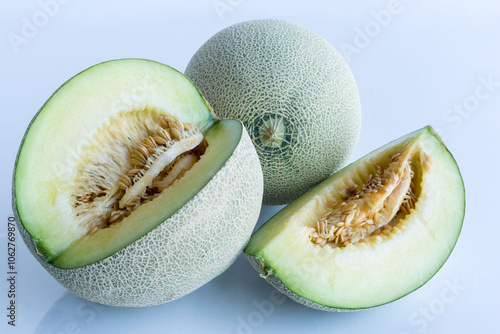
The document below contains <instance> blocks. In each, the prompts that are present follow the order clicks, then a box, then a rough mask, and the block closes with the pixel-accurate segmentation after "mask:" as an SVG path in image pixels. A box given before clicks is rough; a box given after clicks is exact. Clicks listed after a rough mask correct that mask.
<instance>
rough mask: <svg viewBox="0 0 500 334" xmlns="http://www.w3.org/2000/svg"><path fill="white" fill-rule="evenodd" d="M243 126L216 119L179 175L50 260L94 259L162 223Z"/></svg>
mask: <svg viewBox="0 0 500 334" xmlns="http://www.w3.org/2000/svg"><path fill="white" fill-rule="evenodd" d="M242 130H243V127H242V125H241V123H240V122H238V121H234V120H225V121H220V122H219V123H216V124H215V125H214V126H212V128H210V129H209V130H208V131H207V132H206V135H205V140H206V143H207V148H206V151H205V152H204V154H203V155H202V156H201V158H200V160H199V161H198V162H196V163H195V164H194V165H193V166H192V167H191V168H190V169H189V170H188V171H186V172H185V174H184V175H183V176H182V178H179V179H178V180H177V181H176V182H175V183H174V184H172V185H171V186H170V187H168V188H166V189H164V190H163V191H162V192H161V193H160V194H159V195H158V196H157V197H155V198H154V199H152V200H150V201H148V202H145V203H144V204H141V205H140V206H138V207H137V208H136V209H135V210H134V211H133V212H132V213H131V214H130V215H129V216H127V217H125V218H124V219H123V220H121V221H120V222H118V223H115V224H111V225H110V226H109V227H107V228H104V229H98V230H96V231H95V232H94V233H92V234H90V235H85V236H83V237H81V238H80V239H79V240H77V241H76V242H74V243H72V244H71V245H70V246H69V247H68V248H66V249H65V250H64V251H63V252H61V253H60V254H59V255H58V256H57V257H56V258H55V259H54V261H53V264H54V265H56V266H58V267H62V268H68V267H75V266H83V265H86V264H89V263H93V262H96V261H98V260H101V259H103V258H105V257H107V256H109V255H112V254H114V253H115V252H117V251H118V250H120V249H122V248H123V247H125V246H127V245H129V244H130V243H132V242H134V241H135V240H137V239H138V238H139V237H141V236H143V235H144V234H146V233H147V232H149V231H150V230H152V229H153V228H154V227H156V226H157V225H159V224H161V223H163V222H164V221H165V220H166V219H167V218H168V217H170V216H172V215H173V214H174V213H175V212H177V210H179V209H180V208H182V207H183V206H184V205H185V204H186V203H187V202H188V201H189V200H191V198H193V197H194V196H195V195H196V194H197V193H198V192H199V191H200V190H201V189H202V188H203V187H204V186H205V185H206V184H207V183H208V182H209V181H210V180H211V179H212V177H213V176H214V175H215V174H216V173H217V172H218V171H219V170H220V168H222V166H223V165H224V163H225V162H226V161H227V160H228V159H229V158H230V157H231V154H232V153H233V151H234V149H236V146H237V145H238V143H239V141H240V139H241V134H242ZM166 223H168V221H167V222H165V224H166Z"/></svg>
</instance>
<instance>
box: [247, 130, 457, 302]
mask: <svg viewBox="0 0 500 334" xmlns="http://www.w3.org/2000/svg"><path fill="white" fill-rule="evenodd" d="M463 209H464V189H463V183H462V180H461V177H460V173H459V171H458V168H457V166H456V163H455V161H454V160H453V158H452V157H451V155H450V153H449V152H448V151H447V150H446V148H445V147H444V145H442V143H441V141H440V140H439V139H438V138H437V136H436V135H435V134H434V132H433V131H432V130H431V129H430V128H429V127H428V128H424V129H423V130H421V131H418V132H415V133H412V134H410V135H408V136H405V137H403V138H401V139H399V140H398V141H395V142H393V143H390V144H388V145H386V146H384V147H382V148H381V149H379V150H377V151H375V152H373V153H371V154H369V155H368V156H366V157H364V158H362V159H360V160H359V161H357V162H355V163H353V164H352V165H350V166H348V167H346V168H345V169H343V170H342V171H340V172H338V173H337V174H335V175H334V176H332V177H331V178H329V179H328V180H326V181H325V182H323V183H322V184H320V185H318V186H317V187H316V188H314V189H312V190H311V191H309V192H308V193H307V194H305V195H303V196H302V197H300V198H299V199H298V200H296V201H295V202H293V203H292V204H290V205H289V206H287V207H286V208H285V209H283V210H282V211H281V212H279V213H278V214H277V215H276V216H274V217H273V218H271V220H270V221H268V222H267V223H266V224H265V225H263V226H262V227H261V228H260V229H259V230H258V231H257V232H256V233H255V234H254V235H253V236H252V238H251V240H250V242H249V244H248V246H247V248H246V249H245V253H246V254H247V255H249V256H250V257H251V262H252V261H253V262H254V265H255V264H258V266H260V268H257V269H258V270H259V271H260V272H261V273H262V274H263V275H264V276H269V277H268V278H269V281H270V282H272V284H274V285H278V288H279V289H280V290H282V291H283V290H286V291H283V292H285V293H287V294H288V295H292V298H294V299H295V300H297V301H299V302H302V303H304V304H306V305H308V306H311V305H316V306H317V308H321V309H323V308H322V307H324V306H326V307H325V308H324V309H328V308H332V309H333V308H335V309H359V308H368V307H374V306H378V305H381V304H384V303H387V302H390V301H393V300H395V299H398V298H400V297H402V296H404V295H406V294H408V293H410V292H411V291H413V290H415V289H416V288H418V287H419V286H421V285H422V284H424V283H425V282H426V281H427V280H429V279H430V277H432V275H434V273H435V272H436V271H437V270H438V269H439V268H440V267H441V265H442V264H443V263H444V262H445V261H446V259H447V257H448V256H449V254H450V252H451V250H452V249H453V247H454V245H455V242H456V240H457V238H458V234H459V232H460V229H461V224H462V220H463ZM274 278H277V279H278V280H279V281H278V283H276V280H274ZM316 306H313V307H316Z"/></svg>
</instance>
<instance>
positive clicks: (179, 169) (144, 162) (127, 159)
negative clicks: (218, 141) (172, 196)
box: [72, 109, 207, 234]
mask: <svg viewBox="0 0 500 334" xmlns="http://www.w3.org/2000/svg"><path fill="white" fill-rule="evenodd" d="M206 148H207V144H206V141H205V140H204V137H203V134H202V133H201V132H200V131H199V130H198V129H197V127H196V126H195V125H193V124H189V123H183V122H182V121H181V120H179V119H176V118H174V117H171V116H161V115H159V113H158V112H157V111H156V110H150V109H146V110H143V111H134V112H129V113H125V114H123V115H121V117H119V119H112V120H110V122H109V124H107V125H106V126H104V127H103V129H101V130H100V131H99V132H98V133H97V135H96V137H95V138H94V139H93V140H92V141H91V143H90V144H89V145H88V146H87V147H86V148H85V149H84V154H83V158H82V159H81V161H80V162H79V165H78V166H79V168H78V170H77V175H76V177H75V181H76V182H75V183H76V186H75V189H74V195H73V203H72V208H73V211H74V213H75V217H76V218H77V221H79V223H80V224H84V225H85V226H86V227H87V229H88V234H91V233H94V232H95V231H97V230H98V229H102V228H106V227H109V226H110V225H112V224H117V223H119V222H120V221H121V220H123V219H124V218H126V217H127V216H129V215H130V214H131V213H132V212H133V211H134V210H136V209H137V208H138V207H139V206H141V205H142V204H144V203H147V202H149V201H151V200H153V199H154V198H156V197H158V196H159V195H160V194H161V192H163V191H164V190H165V189H167V188H168V187H170V186H171V185H172V184H174V183H175V182H176V181H178V180H179V179H180V178H182V177H183V176H184V174H185V173H186V172H187V171H188V170H189V169H191V168H192V167H193V165H194V164H195V163H196V162H198V161H199V160H200V158H201V156H202V155H203V154H204V152H205V150H206Z"/></svg>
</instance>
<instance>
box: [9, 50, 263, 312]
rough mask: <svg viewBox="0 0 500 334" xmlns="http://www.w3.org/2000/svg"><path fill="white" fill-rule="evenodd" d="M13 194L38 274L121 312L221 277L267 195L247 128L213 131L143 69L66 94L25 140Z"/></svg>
mask: <svg viewBox="0 0 500 334" xmlns="http://www.w3.org/2000/svg"><path fill="white" fill-rule="evenodd" d="M13 183H14V184H13V186H14V188H13V205H14V212H15V213H16V215H17V219H18V223H19V227H20V231H21V234H22V235H23V238H24V239H25V241H26V243H27V245H28V247H29V248H30V250H31V251H32V253H33V254H34V255H35V256H36V257H37V259H38V260H39V261H40V262H41V263H42V265H43V266H44V267H45V268H46V269H47V270H48V271H49V272H50V273H51V274H52V275H54V277H56V279H58V280H59V281H60V282H61V283H62V284H63V285H64V286H66V287H67V288H68V289H69V290H70V291H73V292H75V293H76V294H78V295H80V296H82V297H84V298H87V299H90V300H93V301H97V302H100V303H105V304H110V305H122V306H145V305H153V304H159V303H162V302H166V301H170V300H173V299H175V298H178V297H180V296H182V295H184V294H186V293H187V292H190V291H192V290H193V289H195V288H197V287H199V286H201V285H203V284H204V283H206V282H208V281H209V280H210V279H211V278H213V277H215V276H216V275H218V274H220V273H221V272H222V271H223V270H225V269H226V268H227V267H228V266H229V265H230V264H231V263H232V262H233V261H234V259H235V258H236V256H237V255H238V253H239V252H240V251H241V250H242V248H243V246H244V245H245V243H246V242H247V241H248V238H249V237H250V234H251V231H252V229H253V227H254V226H255V223H256V221H257V218H258V215H259V211H260V205H261V201H262V192H263V189H262V188H263V185H262V171H261V168H260V164H259V160H258V156H257V153H256V152H255V150H254V148H253V146H252V144H251V141H250V138H249V136H248V134H247V133H246V131H245V129H244V127H243V125H242V123H241V122H240V121H236V120H224V121H219V120H217V119H216V118H215V117H214V116H213V114H212V111H211V109H210V107H209V106H208V105H207V103H206V101H205V100H204V98H203V97H202V96H201V95H200V93H199V91H198V90H197V89H196V87H195V86H194V85H193V84H192V83H191V82H190V81H189V79H187V78H186V77H185V76H184V75H182V74H181V73H180V72H178V71H176V70H174V69H172V68H170V67H168V66H166V65H163V64H160V63H156V62H153V61H148V60H141V59H122V60H116V61H109V62H105V63H101V64H98V65H96V66H93V67H91V68H89V69H87V70H85V71H83V72H81V73H80V74H78V75H76V76H75V77H73V78H72V79H70V80H69V81H68V82H66V83H65V84H64V85H63V86H61V88H59V90H57V91H56V93H54V95H53V96H52V97H51V98H50V99H49V100H48V101H47V103H46V104H45V105H44V106H43V107H42V108H41V110H40V111H39V113H38V114H37V116H36V117H35V118H34V120H33V122H32V124H31V125H30V127H29V128H28V131H27V132H26V135H25V137H24V140H23V143H22V145H21V148H20V151H19V154H18V158H17V161H16V166H15V171H14V182H13ZM229 233H236V235H234V236H232V237H228V236H227V234H229Z"/></svg>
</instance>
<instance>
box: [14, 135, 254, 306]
mask: <svg viewBox="0 0 500 334" xmlns="http://www.w3.org/2000/svg"><path fill="white" fill-rule="evenodd" d="M16 165H17V161H16ZM262 178H263V176H262V169H261V167H260V163H259V159H258V156H257V153H256V151H255V148H254V147H253V144H252V142H251V140H250V137H249V136H248V134H247V132H246V130H244V129H243V133H242V137H241V140H240V142H239V144H238V146H237V147H236V149H235V150H234V152H233V154H232V156H231V157H230V158H229V159H228V161H227V162H226V163H225V165H224V166H223V167H222V168H221V169H220V170H219V171H218V172H217V174H216V175H215V176H214V177H213V178H212V180H210V182H209V183H208V184H207V185H206V186H205V187H204V188H203V189H202V190H201V191H200V192H199V193H198V194H196V195H195V196H194V197H193V198H192V199H191V200H190V201H189V202H188V203H187V204H186V205H184V207H182V208H181V209H180V210H179V211H177V212H176V213H175V214H174V215H172V216H171V217H170V218H168V219H167V220H165V221H164V222H163V223H161V224H160V225H158V226H157V227H156V228H155V229H153V230H152V231H150V232H149V233H147V234H146V235H144V236H143V237H141V238H140V239H138V240H136V241H135V242H134V243H132V244H130V245H128V246H127V247H125V248H123V249H121V250H120V251H118V252H116V253H115V254H113V255H112V256H110V257H108V258H106V259H103V260H101V261H98V262H96V263H93V264H90V265H87V266H84V267H81V268H75V269H60V268H57V267H55V266H53V265H51V264H50V263H48V262H46V261H45V260H44V258H43V257H42V256H41V255H39V254H37V250H36V246H35V243H34V241H33V240H32V238H31V237H30V235H29V233H28V232H27V231H26V230H25V229H24V227H23V225H22V223H21V221H20V219H19V216H18V213H17V208H16V203H15V189H14V187H13V189H12V192H13V199H14V200H13V213H14V217H15V219H16V222H17V227H18V230H19V234H20V235H21V237H22V239H23V240H24V242H25V243H26V245H27V246H28V249H29V251H30V252H31V253H32V254H33V255H34V256H35V258H36V259H37V260H38V262H39V263H40V264H41V265H42V266H43V267H44V268H45V269H46V270H47V271H48V272H49V273H50V274H51V275H52V276H53V277H54V278H55V279H56V280H57V281H58V282H59V283H60V284H62V285H63V286H64V287H65V288H67V289H68V290H69V291H70V292H72V293H74V294H76V295H77V296H80V297H82V298H85V299H87V300H90V301H93V302H97V303H101V304H106V305H111V306H128V307H142V306H152V305H158V304H162V303H166V302H170V301H173V300H175V299H178V298H180V297H182V296H184V295H186V294H188V293H190V292H192V291H194V290H196V289H197V288H199V287H201V286H202V285H204V284H206V283H208V282H209V281H210V280H212V279H213V278H215V277H216V276H218V275H220V274H221V273H222V272H224V271H225V270H226V269H227V268H228V267H229V266H230V265H231V264H232V263H233V262H234V261H235V260H236V258H237V256H238V255H239V254H240V253H241V252H242V250H243V248H244V246H245V245H246V243H247V242H248V240H249V238H250V235H251V233H252V230H253V228H254V226H255V224H256V223H257V219H258V217H259V214H260V209H261V203H262V195H263V181H262ZM214 199H215V200H214ZM162 249H163V251H162Z"/></svg>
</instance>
